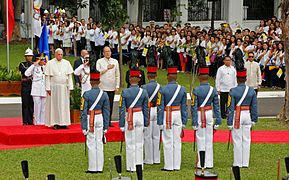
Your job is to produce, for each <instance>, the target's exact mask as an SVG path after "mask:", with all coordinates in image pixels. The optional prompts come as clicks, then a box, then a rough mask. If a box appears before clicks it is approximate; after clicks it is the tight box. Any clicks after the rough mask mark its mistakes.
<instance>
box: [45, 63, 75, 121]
mask: <svg viewBox="0 0 289 180" xmlns="http://www.w3.org/2000/svg"><path fill="white" fill-rule="evenodd" d="M72 74H73V69H72V66H71V64H70V62H69V61H67V60H65V59H62V60H61V61H58V60H56V59H55V58H54V59H52V60H50V61H48V63H47V64H46V67H45V78H46V91H48V90H50V91H51V96H49V95H48V96H47V103H46V113H45V114H46V119H45V120H46V122H45V125H46V126H53V125H63V126H67V125H70V100H69V98H70V90H73V81H72Z"/></svg>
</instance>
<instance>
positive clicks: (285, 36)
mask: <svg viewBox="0 0 289 180" xmlns="http://www.w3.org/2000/svg"><path fill="white" fill-rule="evenodd" d="M281 18H282V24H281V28H282V40H283V42H284V50H285V55H284V58H285V68H286V71H285V73H286V74H285V78H286V88H285V102H284V105H283V107H282V109H281V111H280V113H279V114H278V116H277V119H278V120H280V121H286V122H288V121H289V97H288V95H289V94H288V91H289V71H288V70H289V0H282V3H281Z"/></svg>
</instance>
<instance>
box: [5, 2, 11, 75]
mask: <svg viewBox="0 0 289 180" xmlns="http://www.w3.org/2000/svg"><path fill="white" fill-rule="evenodd" d="M8 10H9V9H8V0H6V43H7V46H6V47H7V55H6V57H7V70H8V72H10V62H9V59H10V56H9V55H10V54H9V48H10V47H9V22H8V19H9V18H8V15H9V13H8Z"/></svg>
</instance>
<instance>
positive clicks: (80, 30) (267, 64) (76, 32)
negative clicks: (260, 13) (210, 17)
mask: <svg viewBox="0 0 289 180" xmlns="http://www.w3.org/2000/svg"><path fill="white" fill-rule="evenodd" d="M43 22H46V23H47V24H48V26H47V28H48V32H49V44H50V48H51V51H52V52H53V51H54V49H56V48H59V47H60V48H63V49H64V55H66V56H68V55H71V54H75V55H77V56H79V55H80V54H81V53H80V52H81V50H82V49H86V50H87V51H89V52H92V53H94V54H95V55H96V58H95V59H98V58H100V57H101V56H102V53H101V51H102V49H103V47H104V46H109V47H110V48H111V50H112V56H113V57H114V58H115V59H118V51H119V46H121V47H122V52H123V59H124V64H127V63H129V60H130V58H131V52H132V50H136V51H137V52H138V56H139V57H138V58H139V63H138V64H139V66H146V65H147V59H146V56H147V55H148V49H149V48H150V47H152V46H154V47H155V48H156V51H157V53H156V58H157V65H158V68H159V69H165V68H166V67H167V66H166V62H164V57H163V56H164V55H163V47H165V46H169V47H170V48H171V50H172V59H173V61H174V65H175V66H177V67H178V70H179V71H181V72H192V71H193V69H194V67H195V65H196V64H197V62H198V60H197V56H198V51H197V47H198V46H201V47H204V48H205V52H206V61H207V64H208V65H209V66H210V76H212V77H215V75H216V72H217V69H218V68H219V67H220V66H221V65H222V64H223V58H224V57H225V56H230V57H231V58H232V60H233V63H234V60H235V58H243V59H244V61H247V60H248V58H249V56H248V54H249V53H250V52H253V53H254V57H253V60H254V61H256V62H258V63H259V66H260V70H261V75H262V84H261V85H262V86H266V87H270V88H273V89H284V88H285V80H284V71H285V59H284V45H283V42H282V41H281V34H282V30H281V28H280V26H281V22H280V21H278V20H277V18H276V17H272V18H271V19H268V20H261V21H260V25H259V26H258V27H257V28H256V29H255V30H250V29H248V28H245V29H242V30H241V29H237V30H236V31H235V32H233V31H232V29H231V28H230V25H229V24H227V23H222V24H221V27H220V28H218V29H215V30H205V29H201V27H199V26H192V25H191V24H190V23H185V24H184V26H181V24H177V25H176V26H175V27H174V26H173V25H172V24H170V23H165V24H164V25H162V26H160V25H157V24H155V22H154V21H151V22H150V25H148V26H146V27H140V26H138V25H133V24H128V23H126V24H124V25H123V27H121V29H120V34H118V32H117V31H116V30H115V29H113V28H109V29H103V28H102V24H101V23H100V22H98V21H94V20H93V19H92V18H89V19H88V20H85V19H81V20H79V19H77V17H75V16H73V17H72V18H68V17H67V16H66V14H60V15H59V16H55V15H54V14H49V13H48V12H47V13H46V14H44V16H43ZM118 36H120V37H118ZM119 40H120V42H119ZM239 50H240V51H239Z"/></svg>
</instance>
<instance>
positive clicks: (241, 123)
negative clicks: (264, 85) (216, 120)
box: [227, 67, 258, 167]
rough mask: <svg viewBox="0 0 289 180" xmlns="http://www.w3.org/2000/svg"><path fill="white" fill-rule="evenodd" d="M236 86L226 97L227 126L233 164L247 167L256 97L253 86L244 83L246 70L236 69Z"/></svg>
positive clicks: (256, 117)
mask: <svg viewBox="0 0 289 180" xmlns="http://www.w3.org/2000/svg"><path fill="white" fill-rule="evenodd" d="M237 82H238V86H237V87H235V88H232V89H231V91H230V93H229V99H228V113H229V116H228V121H227V124H228V128H229V129H230V130H232V139H233V145H234V163H233V166H239V167H249V159H250V143H251V131H250V129H251V126H253V125H255V123H256V122H257V120H258V113H257V97H256V93H255V91H254V89H253V88H250V87H248V86H246V85H245V82H246V70H245V69H244V68H242V67H241V68H240V69H239V70H238V69H237Z"/></svg>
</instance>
